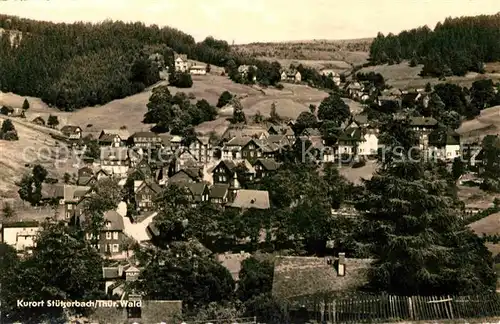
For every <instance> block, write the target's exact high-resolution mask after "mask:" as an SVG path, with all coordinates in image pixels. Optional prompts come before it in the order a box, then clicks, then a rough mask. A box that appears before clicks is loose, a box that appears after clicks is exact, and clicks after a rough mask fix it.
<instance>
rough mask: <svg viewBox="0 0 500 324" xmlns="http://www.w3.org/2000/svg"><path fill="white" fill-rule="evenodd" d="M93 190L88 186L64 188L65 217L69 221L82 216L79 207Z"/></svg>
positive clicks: (66, 186)
mask: <svg viewBox="0 0 500 324" xmlns="http://www.w3.org/2000/svg"><path fill="white" fill-rule="evenodd" d="M91 190H92V188H91V187H87V186H69V185H65V186H64V215H65V219H66V220H67V221H69V220H71V219H72V217H74V216H75V215H76V216H80V213H81V210H78V209H79V207H78V205H79V204H80V202H81V201H82V200H83V199H84V198H86V197H88V196H89V195H90V192H91Z"/></svg>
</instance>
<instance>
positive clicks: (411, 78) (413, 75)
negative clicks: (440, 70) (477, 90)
mask: <svg viewBox="0 0 500 324" xmlns="http://www.w3.org/2000/svg"><path fill="white" fill-rule="evenodd" d="M422 67H423V65H417V66H414V67H411V66H409V64H408V62H401V63H399V64H393V65H388V64H384V65H375V66H368V67H364V68H362V69H361V70H359V72H361V73H369V72H374V73H380V74H381V75H382V76H383V77H384V79H385V81H386V83H387V84H389V85H391V86H392V87H394V88H398V89H418V88H424V87H425V85H426V84H427V83H430V84H431V85H434V84H438V83H445V82H448V83H453V84H458V85H460V86H467V87H470V86H471V85H472V83H473V82H474V81H477V80H482V79H493V80H494V81H496V80H500V74H497V73H485V74H478V73H473V72H470V73H467V75H465V76H451V77H447V78H446V79H445V80H444V81H443V80H439V79H438V78H428V77H425V78H422V77H420V76H419V73H420V71H422ZM499 71H500V70H499Z"/></svg>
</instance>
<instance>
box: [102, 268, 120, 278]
mask: <svg viewBox="0 0 500 324" xmlns="http://www.w3.org/2000/svg"><path fill="white" fill-rule="evenodd" d="M118 274H119V271H118V267H102V278H103V279H116V278H119V276H118Z"/></svg>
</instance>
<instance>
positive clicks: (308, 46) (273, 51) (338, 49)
mask: <svg viewBox="0 0 500 324" xmlns="http://www.w3.org/2000/svg"><path fill="white" fill-rule="evenodd" d="M372 40H373V39H372V38H364V39H353V40H308V41H295V42H277V43H251V44H243V45H234V46H233V49H235V50H236V51H238V52H242V53H246V54H250V55H252V56H257V57H267V58H274V59H289V60H313V61H318V60H319V61H344V62H346V63H347V64H349V65H350V64H353V65H360V64H364V63H366V62H367V59H368V51H369V49H370V45H371V42H372Z"/></svg>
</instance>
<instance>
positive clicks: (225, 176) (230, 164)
mask: <svg viewBox="0 0 500 324" xmlns="http://www.w3.org/2000/svg"><path fill="white" fill-rule="evenodd" d="M238 168H240V172H241V174H240V176H242V177H243V176H244V177H245V178H246V179H247V180H250V181H251V180H253V179H254V178H255V169H254V168H253V166H252V165H251V164H250V163H249V162H248V161H247V160H239V161H234V160H221V161H220V162H219V164H217V165H216V166H215V167H214V168H213V171H212V179H213V182H214V184H217V183H226V184H229V183H231V181H232V179H234V178H235V176H236V175H237V170H238Z"/></svg>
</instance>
